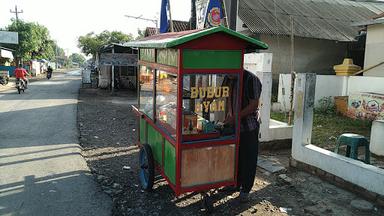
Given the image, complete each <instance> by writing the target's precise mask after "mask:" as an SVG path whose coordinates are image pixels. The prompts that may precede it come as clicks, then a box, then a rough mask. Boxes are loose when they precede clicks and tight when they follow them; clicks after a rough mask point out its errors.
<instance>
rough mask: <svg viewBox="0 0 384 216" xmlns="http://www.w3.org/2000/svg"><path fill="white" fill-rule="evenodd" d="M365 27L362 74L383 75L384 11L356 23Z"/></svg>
mask: <svg viewBox="0 0 384 216" xmlns="http://www.w3.org/2000/svg"><path fill="white" fill-rule="evenodd" d="M357 26H360V27H365V29H366V34H367V36H366V38H367V39H366V45H365V58H364V71H365V72H364V76H380V77H384V13H382V14H380V15H378V16H376V17H373V19H371V20H367V21H364V22H362V23H358V24H357Z"/></svg>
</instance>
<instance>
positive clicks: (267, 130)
mask: <svg viewBox="0 0 384 216" xmlns="http://www.w3.org/2000/svg"><path fill="white" fill-rule="evenodd" d="M272 62H273V61H272V53H250V54H245V55H244V69H246V70H248V71H251V72H253V73H254V74H256V76H257V77H258V78H259V79H260V81H261V83H262V92H261V107H260V114H261V116H260V119H261V125H260V141H261V142H267V141H272V140H284V139H291V138H292V126H288V125H287V124H285V123H282V122H277V121H273V120H271V118H270V116H271V115H270V114H271V96H272V73H271V68H272Z"/></svg>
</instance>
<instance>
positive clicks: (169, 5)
mask: <svg viewBox="0 0 384 216" xmlns="http://www.w3.org/2000/svg"><path fill="white" fill-rule="evenodd" d="M168 13H169V27H170V29H171V32H174V31H175V30H174V29H173V21H172V16H171V0H168Z"/></svg>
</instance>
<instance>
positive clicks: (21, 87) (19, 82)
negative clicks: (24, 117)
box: [16, 78, 26, 94]
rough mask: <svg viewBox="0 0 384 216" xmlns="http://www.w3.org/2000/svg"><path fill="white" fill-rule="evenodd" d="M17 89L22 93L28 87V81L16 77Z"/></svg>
mask: <svg viewBox="0 0 384 216" xmlns="http://www.w3.org/2000/svg"><path fill="white" fill-rule="evenodd" d="M16 89H17V92H18V93H19V94H20V93H21V91H23V92H24V90H25V89H26V83H25V81H24V80H23V79H19V78H17V79H16Z"/></svg>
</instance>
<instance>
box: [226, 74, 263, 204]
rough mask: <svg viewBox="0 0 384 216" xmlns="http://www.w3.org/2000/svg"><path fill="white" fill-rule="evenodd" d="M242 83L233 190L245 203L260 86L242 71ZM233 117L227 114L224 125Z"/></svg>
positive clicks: (254, 147)
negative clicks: (234, 185)
mask: <svg viewBox="0 0 384 216" xmlns="http://www.w3.org/2000/svg"><path fill="white" fill-rule="evenodd" d="M229 80H231V78H229ZM243 82H244V85H243V89H242V91H243V94H242V95H243V100H242V105H241V111H240V118H241V125H240V131H241V133H240V147H239V164H238V170H239V172H238V176H237V181H238V185H237V188H235V190H240V197H239V198H240V201H241V202H246V201H248V196H249V192H250V191H251V189H252V187H253V182H254V180H255V175H256V167H257V156H258V149H259V129H260V122H259V119H260V118H259V104H260V95H261V86H262V85H261V82H260V80H259V78H258V77H257V76H256V75H254V74H253V73H251V72H249V71H247V70H244V73H243ZM233 116H234V115H233V114H232V113H231V112H229V113H228V115H227V119H226V121H225V123H226V124H228V125H231V124H234V122H235V121H234V117H233Z"/></svg>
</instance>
